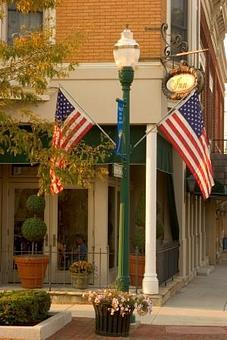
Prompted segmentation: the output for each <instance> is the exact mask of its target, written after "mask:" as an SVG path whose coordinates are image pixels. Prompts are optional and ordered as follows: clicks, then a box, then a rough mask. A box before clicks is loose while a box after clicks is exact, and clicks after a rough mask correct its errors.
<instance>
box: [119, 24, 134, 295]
mask: <svg viewBox="0 0 227 340" xmlns="http://www.w3.org/2000/svg"><path fill="white" fill-rule="evenodd" d="M113 54H114V60H115V63H116V65H117V67H118V69H119V80H120V83H121V86H122V91H123V127H122V142H121V159H122V179H121V187H120V217H119V245H118V275H117V287H118V289H119V290H122V291H128V290H129V284H130V279H129V225H130V151H131V150H130V95H129V93H130V86H131V84H132V82H133V78H134V67H135V66H136V64H137V62H138V60H139V56H140V49H139V45H138V44H137V42H136V41H135V40H134V39H133V33H132V32H131V31H130V30H129V29H128V28H126V29H125V30H124V31H123V32H122V33H121V39H119V40H118V42H117V43H116V44H115V46H114V51H113Z"/></svg>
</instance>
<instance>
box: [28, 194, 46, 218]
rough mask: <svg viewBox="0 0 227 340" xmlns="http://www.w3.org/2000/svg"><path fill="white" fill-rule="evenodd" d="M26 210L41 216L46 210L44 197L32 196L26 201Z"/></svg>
mask: <svg viewBox="0 0 227 340" xmlns="http://www.w3.org/2000/svg"><path fill="white" fill-rule="evenodd" d="M26 208H27V209H28V210H29V211H30V212H31V213H33V214H41V213H42V212H43V211H44V209H45V198H44V197H43V196H37V195H31V196H29V197H28V199H27V201H26Z"/></svg>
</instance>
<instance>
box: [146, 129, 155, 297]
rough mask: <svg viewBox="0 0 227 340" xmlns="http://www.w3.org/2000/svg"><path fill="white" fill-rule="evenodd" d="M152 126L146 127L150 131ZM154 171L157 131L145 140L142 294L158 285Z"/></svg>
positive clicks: (153, 292)
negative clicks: (144, 229) (143, 270)
mask: <svg viewBox="0 0 227 340" xmlns="http://www.w3.org/2000/svg"><path fill="white" fill-rule="evenodd" d="M151 127H152V125H148V126H147V130H150V129H151ZM156 171H157V131H156V129H155V130H154V131H152V132H150V133H149V134H148V135H147V138H146V226H145V228H146V233H145V235H146V236H145V273H144V279H143V293H144V294H157V293H158V291H159V284H158V279H157V273H156V185H157V183H156V182H157V179H156Z"/></svg>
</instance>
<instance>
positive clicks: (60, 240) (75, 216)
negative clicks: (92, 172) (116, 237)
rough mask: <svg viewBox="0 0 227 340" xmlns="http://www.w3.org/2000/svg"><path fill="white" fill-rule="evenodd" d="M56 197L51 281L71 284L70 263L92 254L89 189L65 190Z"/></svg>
mask: <svg viewBox="0 0 227 340" xmlns="http://www.w3.org/2000/svg"><path fill="white" fill-rule="evenodd" d="M54 199H55V201H54V204H53V205H54V207H53V211H55V219H56V220H55V222H54V223H53V225H52V232H51V234H50V244H51V253H52V257H51V263H52V265H51V268H52V272H51V280H52V281H53V282H55V283H70V282H71V278H70V272H69V266H70V264H71V263H72V262H74V261H77V260H85V259H87V255H88V253H87V244H88V190H87V189H64V190H63V191H62V192H61V193H60V194H59V195H58V196H56V197H55V198H54Z"/></svg>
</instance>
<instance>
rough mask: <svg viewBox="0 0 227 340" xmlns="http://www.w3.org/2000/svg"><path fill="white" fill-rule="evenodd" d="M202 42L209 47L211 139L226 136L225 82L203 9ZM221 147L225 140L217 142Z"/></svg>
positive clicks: (207, 105)
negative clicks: (222, 78)
mask: <svg viewBox="0 0 227 340" xmlns="http://www.w3.org/2000/svg"><path fill="white" fill-rule="evenodd" d="M201 42H202V47H203V48H208V49H209V51H208V52H207V53H206V54H205V56H206V70H205V89H204V94H203V97H204V106H205V123H206V128H207V133H208V136H209V138H210V139H212V140H217V139H223V138H224V84H223V83H222V80H221V76H220V72H221V70H220V69H219V68H218V63H217V59H216V56H215V51H214V48H213V44H212V41H211V37H210V32H209V29H208V26H207V23H206V19H205V15H204V12H203V10H201ZM210 75H212V78H213V92H212V91H211V90H210V86H209V77H210ZM217 145H218V146H219V148H220V149H223V142H221V141H220V142H217Z"/></svg>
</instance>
